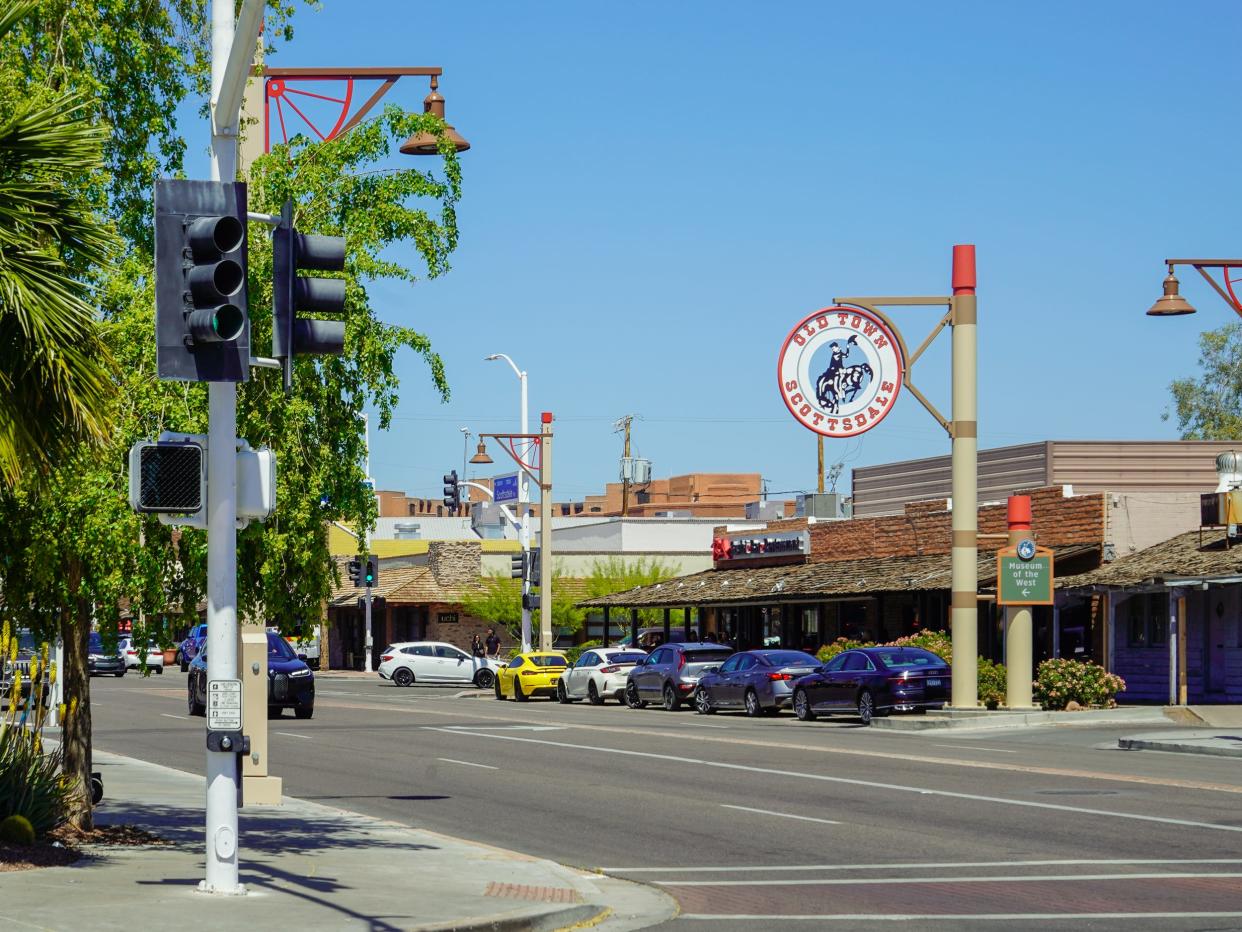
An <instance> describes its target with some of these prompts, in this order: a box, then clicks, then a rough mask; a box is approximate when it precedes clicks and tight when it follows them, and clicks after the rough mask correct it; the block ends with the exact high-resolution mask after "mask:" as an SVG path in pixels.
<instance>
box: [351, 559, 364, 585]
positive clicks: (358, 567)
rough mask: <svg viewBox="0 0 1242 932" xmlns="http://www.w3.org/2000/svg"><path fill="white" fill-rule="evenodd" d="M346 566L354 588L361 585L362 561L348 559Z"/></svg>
mask: <svg viewBox="0 0 1242 932" xmlns="http://www.w3.org/2000/svg"><path fill="white" fill-rule="evenodd" d="M348 566H349V581H350V582H351V583H353V584H354V587H355V588H358V587H360V586H361V585H362V561H361V560H350V561H349V564H348Z"/></svg>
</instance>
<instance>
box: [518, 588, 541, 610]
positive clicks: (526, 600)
mask: <svg viewBox="0 0 1242 932" xmlns="http://www.w3.org/2000/svg"><path fill="white" fill-rule="evenodd" d="M522 608H524V609H526V610H527V611H528V612H537V611H539V593H537V592H528V593H526V594H525V595H523V596H522Z"/></svg>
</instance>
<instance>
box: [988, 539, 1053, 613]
mask: <svg viewBox="0 0 1242 932" xmlns="http://www.w3.org/2000/svg"><path fill="white" fill-rule="evenodd" d="M1052 581H1053V572H1052V551H1051V550H1047V549H1045V548H1043V547H1040V548H1038V549H1037V550H1036V552H1035V554H1034V556H1032V557H1030V559H1027V560H1024V559H1022V557H1020V556H1018V551H1017V548H1015V547H1008V548H1006V549H1004V550H1002V551H1000V552H999V553H998V554H997V555H996V601H997V604H999V605H1051V604H1052Z"/></svg>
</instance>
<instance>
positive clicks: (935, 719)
mask: <svg viewBox="0 0 1242 932" xmlns="http://www.w3.org/2000/svg"><path fill="white" fill-rule="evenodd" d="M1168 721H1169V719H1168V717H1167V716H1166V715H1165V714H1164V712H1163V711H1162V710H1161V709H1160V708H1158V707H1156V708H1150V709H1149V708H1142V707H1139V708H1128V709H1084V710H1083V711H1081V712H1046V711H1044V710H1042V709H1035V710H1031V711H1029V712H1027V711H1012V712H1010V711H1007V710H1004V709H1002V710H999V711H992V712H989V711H984V710H982V709H981V710H979V711H978V712H974V711H971V712H964V713H963V712H958V713H956V714H952V715H938V714H936V713H935V712H929V713H927V714H926V715H922V716H917V717H907V716H897V715H893V716H885V717H884V718H873V719H872V720H871V727H872V728H875V729H878V730H881V731H944V730H953V731H966V730H969V731H988V730H993V729H1001V728H1040V727H1044V726H1049V725H1055V726H1063V725H1108V724H1118V725H1131V724H1146V723H1157V722H1158V723H1160V724H1167V723H1168Z"/></svg>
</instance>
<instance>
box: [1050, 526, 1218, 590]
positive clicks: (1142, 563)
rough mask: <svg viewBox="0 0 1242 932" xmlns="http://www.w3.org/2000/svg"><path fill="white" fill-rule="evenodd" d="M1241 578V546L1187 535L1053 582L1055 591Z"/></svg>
mask: <svg viewBox="0 0 1242 932" xmlns="http://www.w3.org/2000/svg"><path fill="white" fill-rule="evenodd" d="M1200 540H1202V546H1200ZM1235 576H1237V577H1242V546H1239V545H1238V544H1234V545H1233V546H1232V547H1226V540H1225V535H1224V533H1223V532H1221V531H1204V532H1203V534H1202V535H1200V533H1199V532H1198V531H1187V532H1186V533H1185V534H1179V535H1177V536H1176V537H1171V538H1169V539H1168V540H1166V541H1162V542H1161V543H1159V544H1155V545H1154V546H1151V547H1148V548H1147V549H1146V550H1140V551H1138V552H1137V553H1132V554H1129V555H1128V556H1124V557H1120V558H1119V559H1117V560H1114V561H1113V562H1112V563H1108V564H1106V565H1104V566H1101V567H1100V568H1099V569H1097V570H1092V571H1091V572H1089V573H1080V574H1078V575H1077V576H1066V577H1065V578H1063V579H1058V580H1057V588H1058V589H1080V588H1086V587H1089V586H1117V587H1125V586H1140V585H1143V584H1146V583H1155V582H1161V581H1163V580H1176V579H1224V578H1229V577H1235Z"/></svg>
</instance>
